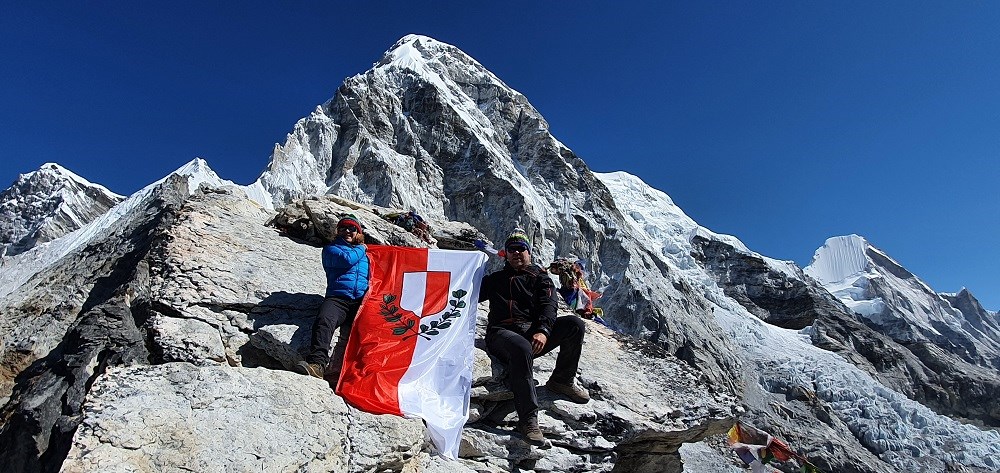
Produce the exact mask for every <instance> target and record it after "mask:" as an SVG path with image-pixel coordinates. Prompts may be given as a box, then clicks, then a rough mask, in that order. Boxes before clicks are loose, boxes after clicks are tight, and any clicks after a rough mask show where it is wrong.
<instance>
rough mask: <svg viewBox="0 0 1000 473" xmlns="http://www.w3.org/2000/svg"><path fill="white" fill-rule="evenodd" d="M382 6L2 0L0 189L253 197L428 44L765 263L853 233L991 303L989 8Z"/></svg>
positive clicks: (998, 255) (583, 150) (999, 150)
mask: <svg viewBox="0 0 1000 473" xmlns="http://www.w3.org/2000/svg"><path fill="white" fill-rule="evenodd" d="M390 3H391V2H350V3H337V2H304V1H295V2H272V3H263V2H260V3H258V2H169V3H168V2H159V3H158V5H157V6H149V5H150V4H152V2H127V3H126V2H115V3H105V2H66V3H63V2H4V3H3V4H2V5H0V60H2V67H0V104H2V106H0V145H2V148H0V156H2V162H3V165H2V166H0V186H2V187H6V186H7V185H9V184H10V183H12V182H13V181H14V179H15V178H16V176H17V174H19V173H23V172H28V171H32V170H34V169H36V168H38V167H39V166H40V165H41V164H42V163H44V162H48V161H54V162H58V163H60V164H62V165H64V166H66V167H67V168H69V169H70V170H72V171H74V172H76V173H78V174H80V175H82V176H83V177H86V178H87V179H89V180H91V181H93V182H97V183H101V184H104V185H106V186H107V187H109V188H110V189H111V190H113V191H115V192H118V193H121V194H129V193H131V192H134V191H135V190H137V189H139V188H141V187H143V186H144V185H146V184H148V183H150V182H152V181H154V180H156V179H159V178H161V177H163V176H164V175H166V174H167V173H168V172H170V171H172V170H173V169H176V168H177V167H179V166H181V165H182V164H184V163H185V162H187V161H189V160H191V159H192V158H194V157H203V158H205V159H206V160H208V162H209V164H210V165H211V166H212V167H213V169H215V170H216V171H217V172H218V173H219V174H220V175H221V176H222V177H223V178H227V179H231V180H233V181H236V182H239V183H243V184H246V183H249V182H252V181H253V180H255V179H256V177H257V176H258V175H259V173H260V172H261V171H262V170H263V168H264V166H265V165H266V164H267V160H268V157H269V155H270V152H271V149H272V148H273V146H274V144H275V143H276V142H283V141H284V137H285V134H286V133H288V132H289V131H290V130H291V128H292V125H293V124H294V123H295V121H296V120H297V119H299V118H301V117H303V116H305V115H306V114H308V113H309V112H310V111H311V110H312V109H313V108H315V106H316V105H318V104H320V103H322V102H324V101H325V100H326V99H328V98H329V97H331V96H332V95H333V93H334V91H335V90H336V88H337V87H338V86H339V85H340V83H341V82H342V81H343V80H344V79H345V78H346V77H349V76H352V75H354V74H357V73H361V72H363V71H365V70H367V69H368V68H370V67H371V65H372V63H373V62H375V61H377V60H378V59H379V58H380V57H381V54H382V52H384V51H385V50H386V49H388V48H389V47H390V46H391V45H392V44H393V43H394V42H395V41H396V40H397V39H399V38H400V37H402V36H404V35H406V34H408V33H419V34H425V35H428V36H432V37H434V38H437V39H438V40H441V41H444V42H447V43H450V44H453V45H455V46H458V47H459V48H461V49H463V50H464V51H465V52H467V53H469V54H470V55H472V56H473V57H475V58H476V59H477V60H479V61H480V62H481V63H482V64H483V65H485V66H486V67H487V68H489V69H490V70H492V71H493V72H494V73H496V74H497V75H498V76H499V77H500V78H502V79H503V80H504V81H505V82H507V84H508V85H510V86H511V87H513V88H515V89H517V90H519V91H520V92H522V93H524V94H525V95H526V96H527V97H528V99H529V100H530V101H531V102H532V104H533V105H534V106H535V107H536V108H538V109H539V111H541V113H542V114H543V115H544V116H545V117H546V119H547V120H548V121H549V124H550V125H551V128H552V131H553V133H554V134H555V135H556V137H557V138H559V139H560V140H561V141H562V142H563V143H565V144H566V145H567V146H569V147H570V148H572V149H573V150H574V151H575V152H576V153H577V154H579V155H580V156H581V157H583V159H584V160H586V161H587V163H588V164H589V165H590V166H591V167H592V168H593V169H594V170H597V171H612V170H626V171H628V172H630V173H632V174H636V175H638V176H640V177H642V178H643V179H644V180H645V181H646V182H648V183H649V184H651V185H652V186H654V187H656V188H658V189H661V190H663V191H664V192H666V193H668V194H669V195H670V196H671V197H673V199H674V200H675V201H676V202H677V203H678V205H680V206H681V208H683V209H684V210H685V211H686V212H687V213H688V215H690V216H691V217H692V218H694V219H695V220H696V221H698V222H699V223H701V224H702V225H704V226H706V227H708V228H710V229H712V230H714V231H716V232H720V233H728V234H732V235H735V236H737V237H739V238H740V239H742V240H743V241H744V242H745V243H746V244H747V245H748V246H749V247H750V248H752V249H754V250H756V251H758V252H760V253H762V254H765V255H768V256H771V257H775V258H779V259H790V260H795V261H796V262H798V263H799V264H800V265H805V264H808V262H809V261H810V259H811V257H812V254H813V252H814V251H815V250H816V248H818V247H819V246H821V245H822V244H823V242H824V241H825V239H826V238H827V237H830V236H835V235H844V234H849V233H857V234H860V235H863V236H865V237H866V238H868V239H869V240H870V241H871V242H872V243H873V244H874V245H876V246H878V247H880V248H882V249H883V250H885V251H886V252H888V253H889V254H890V255H892V256H893V257H894V258H895V259H896V260H898V261H899V262H900V263H902V264H903V265H904V266H905V267H907V268H908V269H910V270H911V271H913V272H914V273H916V274H917V275H919V276H920V277H921V278H923V279H924V280H925V281H927V282H928V283H929V284H930V285H931V287H933V288H934V289H935V290H938V291H947V292H952V291H957V290H959V289H960V288H961V287H963V286H965V287H968V288H969V289H970V290H972V291H973V293H974V294H975V295H976V296H977V297H978V298H979V299H980V301H982V302H983V303H984V305H985V306H986V307H987V308H990V309H993V310H996V309H1000V292H998V289H1000V271H998V263H1000V243H998V238H997V235H998V233H1000V232H998V230H1000V197H998V195H1000V194H998V192H997V187H998V180H1000V179H998V178H1000V159H998V158H1000V66H998V64H1000V26H998V25H1000V3H996V2H938V3H925V2H911V1H907V2H899V3H895V4H894V3H891V2H868V1H864V2H842V1H838V2H803V1H787V2H778V1H774V2H725V3H714V2H700V1H699V2H694V1H691V2H669V1H655V2H647V3H633V4H630V5H628V6H624V5H622V2H604V3H603V5H604V6H601V7H597V6H581V5H580V3H581V2H526V3H523V4H519V5H515V4H514V3H508V2H503V3H502V5H501V4H500V3H497V5H477V4H478V3H483V2H468V1H463V2H433V3H431V2H427V3H424V2H405V3H404V2H399V3H400V4H399V5H392V6H390ZM873 3H875V4H874V5H873Z"/></svg>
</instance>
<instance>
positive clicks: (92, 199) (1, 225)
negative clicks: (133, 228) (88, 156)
mask: <svg viewBox="0 0 1000 473" xmlns="http://www.w3.org/2000/svg"><path fill="white" fill-rule="evenodd" d="M124 198H125V197H123V196H121V195H118V194H115V193H114V192H111V191H110V190H108V189H107V188H106V187H104V186H101V185H98V184H94V183H91V182H90V181H88V180H86V179H84V178H82V177H80V176H79V175H77V174H76V173H73V172H72V171H70V170H68V169H66V168H64V167H62V166H60V165H58V164H56V163H45V164H43V165H42V166H41V167H40V168H39V169H38V170H37V171H33V172H29V173H26V174H22V175H20V176H18V178H17V180H16V181H15V182H14V184H13V185H11V186H10V187H9V188H8V189H7V190H5V191H4V192H3V194H0V217H2V218H0V248H2V250H0V254H7V255H16V254H19V253H22V252H24V251H27V250H29V249H31V248H32V247H34V246H35V245H38V244H41V243H45V242H47V241H51V240H53V239H56V238H59V237H61V236H63V235H65V234H67V233H69V232H72V231H74V230H76V229H78V228H80V227H82V226H84V225H86V224H87V223H89V222H90V221H92V220H93V219H94V218H96V217H97V216H99V215H101V214H103V213H104V212H106V211H107V210H108V209H109V208H111V207H112V206H114V205H115V204H117V203H118V202H120V201H122V200H123V199H124Z"/></svg>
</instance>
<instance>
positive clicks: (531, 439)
mask: <svg viewBox="0 0 1000 473" xmlns="http://www.w3.org/2000/svg"><path fill="white" fill-rule="evenodd" d="M517 431H518V432H519V433H520V434H521V436H523V437H524V439H525V440H526V441H527V442H528V443H530V444H532V445H536V446H539V447H543V448H548V447H551V446H552V442H549V440H548V439H546V438H545V436H544V435H542V429H540V428H538V416H534V415H533V416H531V417H528V418H527V419H525V420H524V421H519V422H518V423H517Z"/></svg>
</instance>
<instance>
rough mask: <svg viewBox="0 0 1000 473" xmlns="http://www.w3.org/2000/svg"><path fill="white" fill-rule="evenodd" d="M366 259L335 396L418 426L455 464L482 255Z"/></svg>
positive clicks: (378, 251)
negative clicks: (364, 285) (364, 282)
mask: <svg viewBox="0 0 1000 473" xmlns="http://www.w3.org/2000/svg"><path fill="white" fill-rule="evenodd" d="M368 257H369V260H370V267H371V275H370V279H369V287H368V293H367V294H366V295H365V300H364V302H363V303H362V306H361V309H360V310H359V311H358V315H357V318H356V319H355V321H354V327H353V328H352V330H351V336H350V339H349V340H348V343H347V349H346V351H345V354H344V364H343V368H342V370H341V375H340V382H339V383H338V384H337V394H339V395H341V396H343V398H344V399H345V400H346V401H347V402H348V403H350V404H351V405H353V406H354V407H357V408H359V409H361V410H363V411H366V412H370V413H373V414H395V415H399V416H404V417H416V418H420V419H423V420H424V422H425V423H426V425H427V430H428V432H429V433H430V437H431V440H432V441H433V442H434V445H435V446H436V447H437V448H438V450H439V451H440V452H441V454H442V455H445V456H447V457H450V458H457V456H458V447H459V444H460V441H461V438H462V428H463V427H464V425H465V421H466V419H467V418H468V415H469V394H470V391H471V387H472V349H473V343H474V340H475V333H476V304H477V301H478V300H479V284H480V281H481V280H482V277H483V271H484V270H485V268H486V260H487V258H486V255H484V254H483V253H480V252H478V251H476V252H472V251H453V250H437V249H427V248H405V247H395V246H370V247H369V248H368Z"/></svg>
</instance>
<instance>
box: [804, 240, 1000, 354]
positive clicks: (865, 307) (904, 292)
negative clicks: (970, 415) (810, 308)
mask: <svg viewBox="0 0 1000 473" xmlns="http://www.w3.org/2000/svg"><path fill="white" fill-rule="evenodd" d="M805 273H806V274H807V275H809V276H811V277H812V278H814V279H816V280H817V281H819V282H820V284H822V285H823V287H825V288H826V289H827V290H828V291H830V293H832V294H833V295H834V296H836V297H837V298H838V299H840V301H841V302H843V303H844V304H845V305H847V307H849V308H850V309H851V310H853V311H854V312H855V313H857V314H860V315H861V316H863V317H864V318H865V319H867V321H868V323H869V324H870V325H872V326H875V327H877V328H878V329H879V330H880V331H881V332H883V333H885V334H887V335H889V336H891V337H892V338H893V339H895V340H896V341H897V342H900V343H920V342H928V341H929V342H931V343H934V344H935V345H938V346H940V347H942V348H944V349H946V350H948V351H950V352H952V353H953V354H955V355H958V356H959V357H961V358H962V359H964V360H965V361H967V362H969V363H972V364H976V365H980V366H986V367H991V368H995V367H997V366H1000V326H998V323H997V321H996V320H995V319H996V317H995V316H994V315H993V314H991V313H989V312H987V311H985V310H984V309H983V308H982V306H980V305H979V302H978V301H976V300H975V298H974V297H972V295H971V294H970V293H969V292H968V291H966V290H963V291H962V292H961V293H959V294H955V295H947V294H938V293H936V292H935V291H934V290H932V289H931V288H930V286H928V285H927V283H925V282H924V281H922V280H921V279H920V278H919V277H917V276H915V275H914V274H913V273H911V272H910V271H908V270H907V269H906V268H904V267H903V266H902V265H901V264H899V263H898V262H896V261H895V260H894V259H892V258H891V257H889V255H887V254H886V253H885V252H884V251H882V250H879V249H878V248H876V247H874V246H872V245H871V244H870V243H869V242H868V241H867V240H865V239H864V238H862V237H860V236H858V235H847V236H839V237H833V238H830V239H828V240H827V241H826V243H825V244H824V245H823V246H822V247H821V248H819V249H818V250H816V253H815V255H814V256H813V261H812V263H810V264H809V266H807V267H806V268H805Z"/></svg>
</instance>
